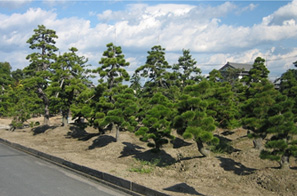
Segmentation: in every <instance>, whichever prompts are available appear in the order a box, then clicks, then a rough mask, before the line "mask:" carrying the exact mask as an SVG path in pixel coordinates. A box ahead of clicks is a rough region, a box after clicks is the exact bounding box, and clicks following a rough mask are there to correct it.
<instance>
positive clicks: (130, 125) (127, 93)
mask: <svg viewBox="0 0 297 196" xmlns="http://www.w3.org/2000/svg"><path fill="white" fill-rule="evenodd" d="M115 90H116V91H117V92H114V94H115V95H114V101H115V102H114V104H113V108H112V109H110V110H109V111H108V112H107V114H106V116H105V115H104V114H103V113H102V117H105V118H104V121H103V122H102V125H103V126H106V125H109V124H113V125H115V127H116V129H117V131H120V130H127V131H130V132H134V130H135V128H136V126H137V121H136V114H137V112H138V108H139V107H138V104H137V99H136V97H135V94H134V91H133V90H132V89H131V88H128V87H127V86H122V85H119V86H118V87H117V88H113V91H115ZM100 117H101V116H100ZM118 134H119V133H117V137H116V138H117V140H118V139H119V138H118V137H119V136H118Z"/></svg>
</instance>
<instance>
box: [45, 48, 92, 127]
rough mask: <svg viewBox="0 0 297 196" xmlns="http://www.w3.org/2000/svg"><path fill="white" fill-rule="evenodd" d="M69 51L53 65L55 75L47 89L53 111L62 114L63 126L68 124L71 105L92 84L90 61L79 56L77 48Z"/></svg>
mask: <svg viewBox="0 0 297 196" xmlns="http://www.w3.org/2000/svg"><path fill="white" fill-rule="evenodd" d="M69 51H70V52H68V53H64V54H63V55H61V56H58V58H57V60H56V62H55V63H53V64H52V65H51V68H52V70H53V75H52V76H51V85H50V86H49V87H48V89H47V90H48V92H49V94H50V95H51V97H50V101H51V108H52V110H54V111H56V113H57V112H60V111H61V112H62V125H66V124H68V115H69V111H70V107H71V105H72V104H73V103H74V100H75V99H77V97H78V95H79V94H80V93H81V92H83V91H84V90H85V89H86V88H87V86H90V83H91V82H90V81H89V80H88V76H87V70H86V67H87V66H88V65H86V63H87V61H88V59H86V58H85V57H84V56H82V57H80V56H78V55H77V54H76V52H77V51H78V50H77V49H76V48H73V47H72V48H70V49H69Z"/></svg>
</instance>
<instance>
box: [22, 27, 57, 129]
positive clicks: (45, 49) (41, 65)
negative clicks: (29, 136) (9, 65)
mask: <svg viewBox="0 0 297 196" xmlns="http://www.w3.org/2000/svg"><path fill="white" fill-rule="evenodd" d="M57 38H58V36H57V35H56V32H55V31H54V30H51V29H47V28H46V27H45V26H44V25H38V28H37V29H34V34H33V35H32V36H31V37H30V38H29V40H28V41H27V43H28V44H30V48H31V49H32V50H35V51H36V52H33V53H32V54H30V55H28V56H27V59H28V60H29V61H30V65H29V66H28V67H26V68H25V69H24V73H25V75H26V79H25V80H24V85H25V86H26V88H27V89H34V90H35V92H36V93H37V94H38V96H39V98H41V99H42V101H43V106H44V122H43V123H44V124H45V125H47V124H48V123H49V117H50V110H49V105H50V101H49V97H48V95H47V94H46V89H47V87H48V85H49V80H50V77H51V75H52V70H51V65H52V64H53V63H54V62H55V60H56V54H55V52H56V51H58V48H57V47H56V46H55V43H56V42H55V39H57Z"/></svg>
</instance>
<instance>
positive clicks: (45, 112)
mask: <svg viewBox="0 0 297 196" xmlns="http://www.w3.org/2000/svg"><path fill="white" fill-rule="evenodd" d="M49 116H50V113H49V105H48V103H47V104H45V107H44V119H43V124H44V125H48V124H49Z"/></svg>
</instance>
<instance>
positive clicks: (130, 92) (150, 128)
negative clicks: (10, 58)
mask: <svg viewBox="0 0 297 196" xmlns="http://www.w3.org/2000/svg"><path fill="white" fill-rule="evenodd" d="M56 39H58V36H57V35H56V32H55V31H54V30H51V29H47V28H46V27H45V26H44V25H38V28H37V29H35V30H34V34H33V35H32V36H31V37H30V39H29V40H28V41H27V43H28V44H29V47H30V48H31V49H32V50H33V52H32V53H31V54H29V55H28V56H27V57H26V59H27V60H28V61H29V65H28V66H27V67H25V68H24V69H23V70H20V69H17V70H15V71H11V66H10V64H9V63H8V62H1V63H0V75H1V77H0V86H1V88H0V100H1V101H0V117H12V119H13V120H12V122H11V127H12V130H14V129H16V128H21V127H22V126H23V125H24V123H25V122H27V120H28V119H29V118H32V117H34V116H38V115H43V117H44V122H43V126H48V124H49V119H50V116H54V115H57V114H61V115H62V125H66V124H67V123H68V115H69V114H70V113H71V117H72V119H75V120H76V122H77V123H78V124H81V119H85V120H86V122H87V123H84V125H87V126H92V127H94V128H96V129H98V132H99V133H100V134H104V133H105V131H106V130H110V129H112V130H115V133H116V140H117V141H118V140H119V138H120V132H121V131H130V132H133V133H135V135H137V136H139V138H140V140H141V141H143V142H147V144H148V146H149V147H151V148H152V150H153V151H155V152H158V151H160V149H161V148H162V146H163V145H164V144H166V143H168V142H169V141H172V140H174V139H175V137H174V136H173V134H172V133H173V130H176V132H177V133H178V134H179V135H181V136H182V137H183V138H185V139H189V138H192V139H193V141H194V142H195V143H196V144H197V149H198V151H199V152H200V153H201V154H202V155H203V156H208V155H209V153H210V149H214V148H215V147H216V146H220V144H221V141H220V140H219V138H218V137H216V136H215V135H214V134H213V131H214V130H216V128H222V129H227V130H231V129H234V128H237V127H243V128H245V129H247V130H248V137H249V138H251V139H252V140H253V143H254V147H255V148H257V149H259V150H260V157H261V158H263V159H269V160H273V161H279V163H280V166H281V167H282V168H288V165H289V158H290V157H295V158H296V157H297V128H296V121H297V115H296V113H297V69H289V70H287V71H286V72H285V73H283V74H282V76H281V77H280V78H278V80H277V82H278V84H279V88H276V87H275V85H274V84H273V83H272V82H270V81H269V80H268V74H269V70H268V69H267V67H266V66H265V60H264V59H263V58H261V57H258V58H256V59H255V61H254V64H253V67H252V69H251V70H250V71H249V74H248V75H246V76H244V77H243V78H242V79H239V78H238V77H237V76H238V73H239V72H240V71H242V70H231V69H230V70H227V74H224V75H222V74H221V72H220V71H218V70H215V69H214V70H212V71H211V72H210V73H209V76H208V77H204V76H202V75H201V70H200V69H199V68H198V67H197V66H196V64H197V62H196V60H195V59H193V58H192V56H191V54H190V50H185V49H184V50H182V56H180V57H179V59H178V62H177V63H176V64H173V65H170V64H169V63H168V62H167V61H166V58H165V48H162V47H161V46H159V45H157V46H153V47H152V48H151V50H150V51H148V55H147V58H146V62H145V64H144V65H142V66H139V67H138V68H137V69H136V70H135V72H134V74H133V75H132V76H130V75H129V73H128V72H127V70H126V68H127V67H128V66H129V62H127V61H126V59H125V56H124V54H123V52H122V49H121V47H120V46H115V45H114V44H113V43H109V44H107V45H106V47H107V49H106V50H105V51H104V52H103V54H102V58H101V60H100V61H99V62H98V63H99V66H98V68H97V69H93V70H92V69H89V68H88V67H89V66H90V65H89V64H88V59H87V58H85V57H84V56H79V55H78V54H77V52H78V49H77V48H75V47H72V48H70V49H69V51H68V52H65V53H63V54H62V55H61V54H57V53H58V52H59V49H58V48H57V47H56V46H55V43H56V42H55V40H56ZM294 65H295V67H297V61H296V62H295V63H294ZM94 76H97V77H99V80H98V84H97V85H94V84H93V83H92V82H91V78H92V77H94ZM125 81H126V82H129V85H124V82H125ZM141 81H145V82H141ZM37 125H39V124H38V123H36V124H34V123H31V126H37ZM263 143H264V145H263Z"/></svg>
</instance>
